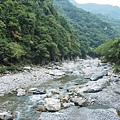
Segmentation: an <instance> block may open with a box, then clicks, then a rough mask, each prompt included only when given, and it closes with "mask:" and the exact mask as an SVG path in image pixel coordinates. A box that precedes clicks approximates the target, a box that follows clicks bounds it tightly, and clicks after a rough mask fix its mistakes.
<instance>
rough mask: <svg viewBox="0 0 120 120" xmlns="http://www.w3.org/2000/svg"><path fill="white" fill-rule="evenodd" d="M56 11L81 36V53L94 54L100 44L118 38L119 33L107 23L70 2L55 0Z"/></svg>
mask: <svg viewBox="0 0 120 120" xmlns="http://www.w3.org/2000/svg"><path fill="white" fill-rule="evenodd" d="M54 6H55V7H56V9H57V10H58V11H59V12H60V13H61V14H63V15H64V17H65V18H66V19H67V20H68V22H69V23H70V24H71V25H72V26H73V28H74V29H75V30H76V32H77V34H78V35H79V38H78V39H79V40H80V42H81V51H82V52H83V53H84V54H82V55H83V58H85V56H86V54H88V53H89V55H91V54H92V52H91V51H92V49H93V48H96V47H98V46H99V45H100V44H102V43H104V42H106V41H109V40H113V39H115V38H118V37H119V36H120V34H119V32H118V31H117V30H116V29H115V28H113V27H112V25H111V24H109V23H108V22H107V21H105V20H103V19H100V18H99V17H97V16H96V15H93V14H92V13H89V12H86V11H84V10H82V9H81V8H77V7H76V6H74V5H73V4H72V3H70V2H69V0H54Z"/></svg>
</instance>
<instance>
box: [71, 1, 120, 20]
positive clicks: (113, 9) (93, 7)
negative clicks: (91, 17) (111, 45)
mask: <svg viewBox="0 0 120 120" xmlns="http://www.w3.org/2000/svg"><path fill="white" fill-rule="evenodd" d="M70 2H72V3H73V4H74V5H75V6H77V7H78V8H82V9H83V10H85V11H88V12H91V13H94V14H102V15H104V16H106V17H109V18H113V19H115V20H120V7H118V6H112V5H100V4H94V3H87V4H77V3H75V2H74V0H70Z"/></svg>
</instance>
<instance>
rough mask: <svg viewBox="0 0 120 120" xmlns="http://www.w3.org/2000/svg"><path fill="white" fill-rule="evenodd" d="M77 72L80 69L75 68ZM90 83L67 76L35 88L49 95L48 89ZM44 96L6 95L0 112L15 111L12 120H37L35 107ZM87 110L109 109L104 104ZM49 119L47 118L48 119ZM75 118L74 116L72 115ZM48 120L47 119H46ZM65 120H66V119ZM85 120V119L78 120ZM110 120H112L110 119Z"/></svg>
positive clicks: (0, 101)
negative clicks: (15, 114)
mask: <svg viewBox="0 0 120 120" xmlns="http://www.w3.org/2000/svg"><path fill="white" fill-rule="evenodd" d="M77 69H78V70H79V69H80V68H77ZM88 81H90V80H89V79H87V77H86V76H85V75H84V74H82V73H79V74H77V73H76V74H68V75H65V76H64V77H61V78H55V79H52V80H50V81H47V82H46V83H43V84H41V85H39V86H37V88H38V89H41V88H42V89H45V90H46V91H47V93H49V90H50V89H58V88H59V87H64V89H66V90H67V88H68V87H69V86H73V85H75V84H76V85H77V84H78V85H82V84H85V83H87V82H88ZM45 96H46V95H33V94H31V93H28V94H26V95H25V96H21V97H17V95H16V93H14V94H8V95H5V96H3V97H0V112H3V111H16V112H17V117H16V118H15V119H14V120H38V119H39V117H40V115H41V112H40V111H37V107H38V104H39V101H40V100H43V99H44V98H45ZM86 108H89V109H109V108H110V107H109V106H107V105H104V104H98V103H97V104H90V105H88V106H86ZM71 109H73V110H74V109H78V107H77V106H74V107H71ZM48 118H49V117H48ZM74 118H75V115H74ZM48 120H49V119H48ZM66 120H67V119H66ZM80 120H86V119H84V118H83V119H80ZM111 120H112V119H111Z"/></svg>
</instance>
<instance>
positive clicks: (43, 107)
mask: <svg viewBox="0 0 120 120" xmlns="http://www.w3.org/2000/svg"><path fill="white" fill-rule="evenodd" d="M37 110H38V111H41V112H46V111H47V110H46V108H45V106H42V105H39V106H38V108H37Z"/></svg>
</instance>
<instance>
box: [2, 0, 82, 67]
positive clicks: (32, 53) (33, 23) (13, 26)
mask: <svg viewBox="0 0 120 120" xmlns="http://www.w3.org/2000/svg"><path fill="white" fill-rule="evenodd" d="M52 2H53V1H52V0H1V1H0V48H1V49H0V65H1V66H3V67H5V66H13V65H16V64H30V63H34V64H45V63H48V62H50V61H53V60H54V61H59V60H62V59H67V58H70V59H72V58H75V57H76V56H80V55H81V51H80V42H79V41H78V40H77V37H76V33H75V31H74V29H73V28H72V27H71V26H70V25H69V24H68V23H67V21H66V20H65V18H64V17H62V16H61V15H59V14H58V12H57V11H56V9H55V8H54V7H53V5H52Z"/></svg>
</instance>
